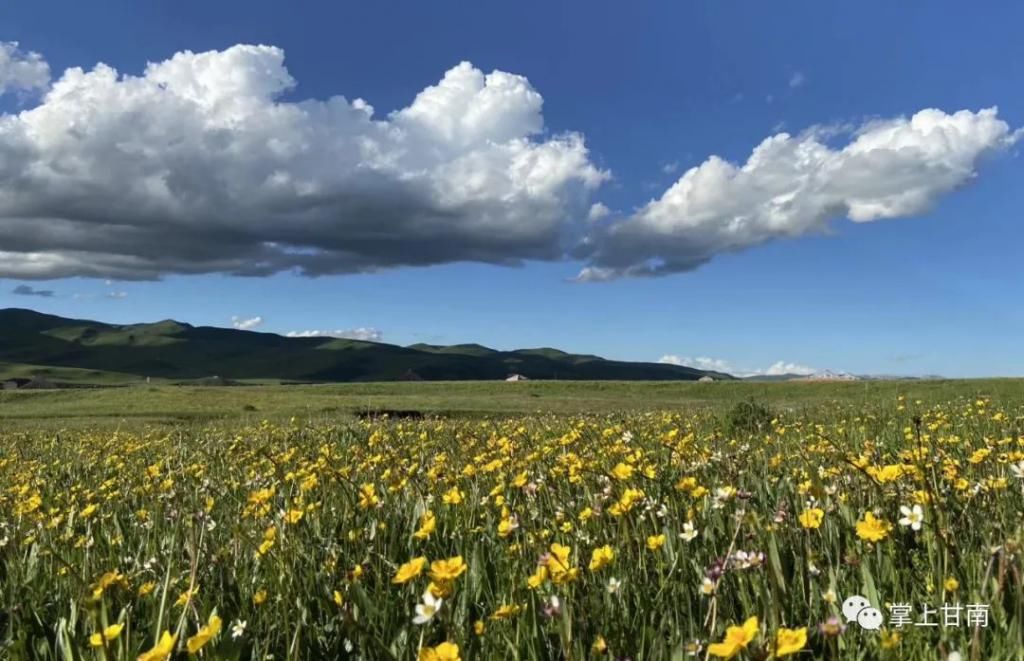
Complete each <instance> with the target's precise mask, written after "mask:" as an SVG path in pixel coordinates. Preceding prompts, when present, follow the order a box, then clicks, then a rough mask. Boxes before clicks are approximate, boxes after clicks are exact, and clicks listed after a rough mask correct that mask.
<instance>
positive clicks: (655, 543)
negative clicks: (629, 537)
mask: <svg viewBox="0 0 1024 661" xmlns="http://www.w3.org/2000/svg"><path fill="white" fill-rule="evenodd" d="M664 545H665V535H664V534H661V535H651V536H650V537H648V538H647V548H648V549H650V550H651V551H657V550H658V549H660V548H661V547H662V546H664Z"/></svg>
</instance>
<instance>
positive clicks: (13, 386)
mask: <svg viewBox="0 0 1024 661" xmlns="http://www.w3.org/2000/svg"><path fill="white" fill-rule="evenodd" d="M17 389H18V382H17V381H4V382H3V383H2V384H0V390H17Z"/></svg>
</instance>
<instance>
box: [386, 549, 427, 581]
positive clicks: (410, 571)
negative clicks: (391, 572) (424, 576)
mask: <svg viewBox="0 0 1024 661" xmlns="http://www.w3.org/2000/svg"><path fill="white" fill-rule="evenodd" d="M426 565H427V559H426V558H425V557H423V556H422V555H421V556H420V557H418V558H413V559H412V560H410V561H409V562H407V563H405V564H404V565H402V566H401V567H399V568H398V572H396V573H395V577H394V578H392V579H391V582H392V583H408V582H409V581H411V580H412V579H414V578H416V577H417V576H419V575H420V574H421V573H423V568H424V567H425V566H426Z"/></svg>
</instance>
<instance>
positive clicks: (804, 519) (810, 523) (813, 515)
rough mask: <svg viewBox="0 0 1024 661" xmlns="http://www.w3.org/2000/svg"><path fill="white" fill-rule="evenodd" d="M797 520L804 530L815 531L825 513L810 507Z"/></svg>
mask: <svg viewBox="0 0 1024 661" xmlns="http://www.w3.org/2000/svg"><path fill="white" fill-rule="evenodd" d="M798 518H799V519H800V525H802V526H803V527H804V528H807V529H809V530H817V529H818V528H819V527H820V526H821V522H822V520H823V519H824V518H825V511H824V510H822V509H821V508H818V507H812V508H811V509H808V510H804V511H803V512H801V513H800V516H799V517H798Z"/></svg>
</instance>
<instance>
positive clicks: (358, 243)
mask: <svg viewBox="0 0 1024 661" xmlns="http://www.w3.org/2000/svg"><path fill="white" fill-rule="evenodd" d="M49 81H50V73H49V67H48V65H47V64H46V61H45V60H44V59H43V58H42V56H40V55H38V54H37V53H33V52H30V51H23V50H21V49H20V48H19V47H18V46H17V45H16V44H13V43H3V44H0V91H2V90H26V89H27V90H42V91H43V92H44V93H43V94H42V96H41V98H40V99H38V103H36V105H34V106H33V107H28V108H26V109H25V110H23V111H21V112H18V113H5V114H0V278H4V277H6V278H14V279H23V280H35V279H53V278H62V277H74V276H84V277H95V278H101V279H117V280H132V279H155V278H159V277H161V276H163V275H167V274H196V273H226V274H235V275H248V276H265V275H269V274H273V273H277V272H280V271H294V272H298V273H300V274H303V275H307V276H318V275H325V274H337V273H354V272H372V271H376V270H380V269H386V268H395V267H404V266H426V265H432V264H445V263H453V262H466V261H470V262H482V263H490V264H500V265H517V264H520V263H522V262H524V261H526V260H545V261H557V260H565V259H570V258H571V259H575V260H578V261H579V262H581V263H582V264H583V267H584V268H583V271H582V272H581V273H580V276H579V279H580V280H607V279H613V278H619V277H623V276H631V275H635V276H643V275H646V276H650V275H663V274H668V273H674V272H680V271H686V270H690V269H693V268H696V267H698V266H700V265H701V264H703V263H705V262H707V261H708V260H710V259H712V258H713V257H714V256H715V255H718V254H721V253H723V252H734V251H740V250H745V249H748V248H750V247H753V246H756V245H759V244H762V243H765V242H767V241H771V240H774V239H778V238H786V237H797V236H801V235H804V234H808V233H817V232H823V231H825V230H827V228H828V226H829V223H830V222H831V221H832V220H834V219H841V218H849V219H851V220H853V221H855V222H867V221H873V220H882V219H889V218H898V217H905V216H912V215H915V214H920V213H922V212H924V211H926V210H927V209H929V208H930V207H931V206H932V205H933V204H934V203H936V202H937V201H938V200H939V199H940V198H941V197H942V196H943V195H945V194H947V193H949V192H950V191H952V190H954V189H955V188H957V187H959V186H962V185H964V184H966V183H968V182H969V181H970V180H971V179H972V178H973V177H974V176H975V173H976V169H977V166H978V164H979V162H980V161H981V159H982V157H983V156H984V155H985V154H987V153H989V152H993V151H996V150H998V149H1000V148H1002V147H1006V146H1007V145H1009V144H1011V143H1012V142H1013V141H1014V140H1015V139H1016V138H1018V137H1019V136H1020V133H1019V132H1018V133H1011V132H1010V128H1009V127H1008V126H1007V124H1006V123H1005V122H1004V121H1002V120H1000V119H999V117H998V114H997V112H996V110H995V109H994V108H993V109H988V110H981V111H977V112H975V111H970V110H961V111H959V112H954V113H952V114H947V113H945V112H943V111H940V110H933V109H929V110H922V111H920V112H918V113H916V114H915V115H913V116H912V117H909V118H906V117H904V118H896V119H889V120H884V121H873V122H869V123H867V124H865V125H864V126H862V127H861V128H860V129H859V130H856V131H853V132H852V135H851V136H850V137H849V139H848V140H846V144H844V145H840V146H834V145H833V140H832V139H833V138H835V137H836V136H835V134H834V133H828V132H826V131H824V130H822V129H814V130H809V131H806V132H804V133H800V134H796V135H790V134H788V133H778V134H776V135H773V136H771V137H769V138H767V139H766V140H764V141H763V142H762V143H761V144H760V145H758V146H757V147H756V148H755V149H754V150H753V152H752V153H751V155H750V157H749V158H748V159H747V160H746V162H745V163H731V162H729V161H727V160H725V159H723V158H720V157H718V156H711V157H709V158H708V159H707V160H706V161H705V162H704V163H702V164H701V165H699V166H697V167H694V168H691V169H689V170H688V171H686V172H685V173H683V174H682V175H681V176H680V177H679V178H678V180H677V181H676V182H675V184H673V185H672V186H671V187H670V188H669V189H668V190H666V191H665V192H664V193H663V194H661V195H660V197H658V198H656V199H652V200H650V201H649V202H648V203H647V204H645V205H643V206H642V207H640V208H639V209H638V210H636V211H635V212H631V213H626V214H623V215H621V216H620V215H618V214H615V213H613V212H612V211H611V210H610V209H608V208H607V207H606V206H605V205H603V204H601V203H599V202H598V203H593V202H592V200H591V199H590V198H591V195H592V194H593V192H594V191H595V190H596V189H597V188H598V187H599V186H600V185H601V184H602V183H603V182H605V181H606V180H607V179H608V178H609V177H610V174H609V172H607V171H606V170H603V169H601V168H600V167H598V166H596V165H595V164H594V162H592V160H591V155H590V153H589V151H588V148H587V145H586V144H585V142H584V139H583V137H582V136H581V135H579V134H578V133H572V132H567V133H556V132H551V131H550V130H549V129H548V127H546V126H545V122H544V116H543V113H542V110H543V98H542V96H541V94H540V92H538V91H537V90H536V89H534V87H533V86H532V85H531V84H530V82H529V80H527V79H526V78H525V77H523V76H521V75H517V74H513V73H507V72H503V71H492V72H491V73H485V72H483V71H481V70H479V69H477V68H476V67H474V66H473V65H472V64H470V63H468V62H463V63H461V64H458V65H457V66H455V67H453V68H451V69H450V70H449V71H447V72H445V73H444V74H443V75H442V76H441V78H440V80H439V81H438V82H437V83H436V84H434V85H431V86H429V87H427V88H425V89H423V90H421V91H420V92H419V93H417V94H410V96H411V97H412V98H411V100H410V101H409V103H408V104H407V105H406V106H405V107H403V108H400V109H398V110H396V111H394V112H391V113H389V114H386V115H381V114H379V113H377V112H375V111H374V108H373V107H372V106H371V105H370V103H368V102H367V101H365V100H363V99H358V98H357V99H349V98H346V97H344V96H340V95H338V96H332V97H329V98H324V99H299V100H292V97H291V96H287V97H286V94H289V93H290V92H291V91H292V90H293V89H294V88H295V85H296V81H295V80H294V79H293V78H292V76H291V74H290V73H289V72H288V70H287V68H286V67H285V63H284V52H283V51H282V50H281V49H279V48H276V47H273V46H264V45H237V46H233V47H231V48H228V49H226V50H223V51H210V52H204V53H193V52H190V51H184V52H180V53H177V54H174V55H173V56H172V57H170V58H169V59H166V60H164V61H160V62H154V63H150V64H148V65H147V66H146V67H145V69H144V70H142V71H141V72H139V73H124V72H119V71H117V70H115V69H113V68H112V67H110V66H107V65H105V64H96V65H95V66H92V67H91V68H77V67H75V68H70V69H67V70H66V71H64V72H63V73H62V74H60V75H59V77H57V78H56V80H54V81H53V82H52V84H51V83H50V82H49ZM669 165H671V164H669ZM669 169H671V168H669ZM673 176H674V175H673ZM593 221H602V222H593ZM581 237H582V238H581Z"/></svg>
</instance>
